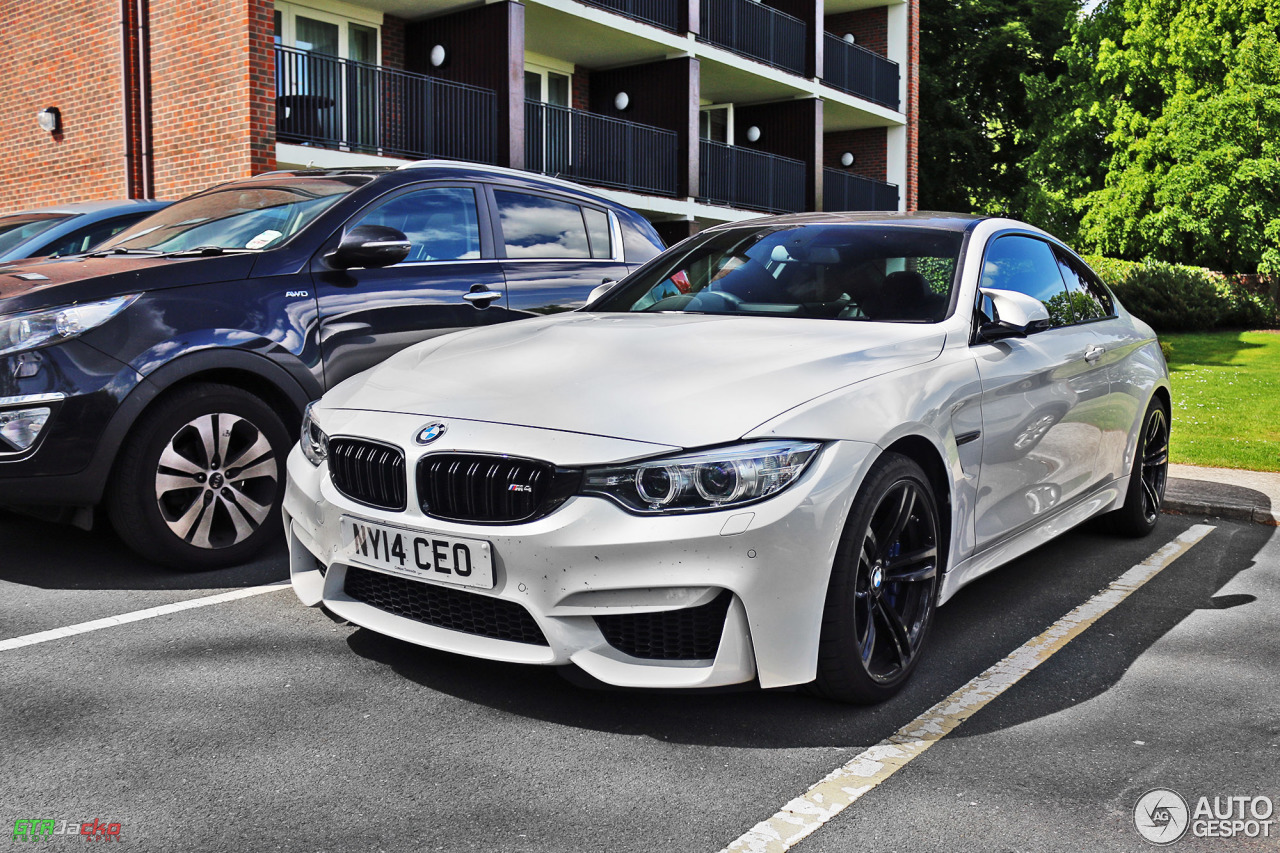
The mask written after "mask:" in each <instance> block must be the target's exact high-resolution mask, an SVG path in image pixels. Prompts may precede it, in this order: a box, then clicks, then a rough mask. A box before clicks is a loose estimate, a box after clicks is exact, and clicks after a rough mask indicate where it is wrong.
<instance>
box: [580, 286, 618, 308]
mask: <svg viewBox="0 0 1280 853" xmlns="http://www.w3.org/2000/svg"><path fill="white" fill-rule="evenodd" d="M615 284H617V282H616V281H606V282H605V283H604V284H600V285H597V286H596V287H595V288H594V289H593V290H592V291H591V293H590V294H588V295H587V305H590V304H591V303H592V302H595V301H596V300H597V299H599V298H600V297H601V296H604V295H605V294H606V293H608V292H609V290H610V289H611V288H612V287H613V286H614V285H615Z"/></svg>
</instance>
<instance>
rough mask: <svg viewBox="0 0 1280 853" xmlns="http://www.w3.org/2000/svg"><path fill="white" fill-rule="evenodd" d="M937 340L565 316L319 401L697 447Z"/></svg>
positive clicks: (802, 323) (913, 329) (694, 319)
mask: <svg viewBox="0 0 1280 853" xmlns="http://www.w3.org/2000/svg"><path fill="white" fill-rule="evenodd" d="M945 339H946V335H945V333H944V332H943V331H942V330H941V329H940V328H939V327H938V326H935V325H915V324H888V323H867V322H857V321H837V320H801V319H793V318H777V317H736V316H713V315H697V314H606V313H599V314H587V313H573V314H559V315H556V316H554V317H547V318H540V319H535V320H522V321H519V322H515V323H504V324H501V325H497V326H489V327H486V328H484V329H478V330H475V331H470V332H462V333H459V334H455V335H448V336H445V337H441V338H437V339H435V340H433V341H428V342H425V343H423V344H419V345H417V346H414V347H410V348H409V349H406V350H404V351H403V352H401V353H399V354H397V355H395V356H393V357H391V358H390V359H388V360H387V361H385V362H383V363H382V364H381V365H379V366H378V367H375V368H372V369H371V370H369V371H367V372H365V373H362V374H360V375H358V376H354V377H352V378H351V379H349V380H347V381H346V382H343V383H342V384H340V385H338V386H336V387H335V388H334V389H333V390H332V391H330V392H329V393H328V394H326V395H325V398H324V406H325V407H326V408H335V409H361V410H370V411H386V412H398V413H404V414H414V415H422V416H424V417H439V418H461V419H466V420H478V421H489V422H496V423H506V424H516V425H520V426H529V427H539V428H544V429H554V430H562V431H568V432H579V433H589V434H592V435H600V436H609V437H613V438H623V439H631V440H635V441H643V442H651V443H656V444H666V445H671V446H675V447H700V446H704V445H710V444H717V443H721V442H726V441H733V440H736V439H738V438H740V437H742V436H743V435H745V434H747V433H749V432H750V431H751V430H752V429H753V428H754V427H756V426H759V425H760V424H762V423H764V422H765V421H767V420H770V419H772V418H774V417H776V416H777V415H779V414H781V413H782V412H785V411H787V410H788V409H791V408H793V407H795V406H798V405H800V404H802V403H804V402H807V401H809V400H811V399H813V398H815V397H818V396H821V395H822V394H826V393H828V392H830V391H833V390H835V389H837V388H841V387H844V386H846V385H851V384H853V383H855V382H861V381H863V380H866V379H870V378H872V377H874V376H879V375H881V374H884V373H888V372H890V371H893V370H898V369H901V368H905V367H909V366H912V365H916V364H920V363H922V362H926V361H929V360H931V359H934V358H936V357H937V356H938V354H939V353H940V352H941V351H942V345H943V343H944V341H945Z"/></svg>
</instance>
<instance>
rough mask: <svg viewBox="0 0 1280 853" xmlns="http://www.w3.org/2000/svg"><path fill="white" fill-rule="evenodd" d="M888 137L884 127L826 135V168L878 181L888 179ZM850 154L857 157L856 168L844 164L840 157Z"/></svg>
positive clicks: (840, 131)
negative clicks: (841, 162)
mask: <svg viewBox="0 0 1280 853" xmlns="http://www.w3.org/2000/svg"><path fill="white" fill-rule="evenodd" d="M888 144H889V142H888V136H887V134H886V132H885V129H884V128H883V127H868V128H864V129H861V130H837V131H832V132H831V133H824V134H823V135H822V165H823V166H825V167H826V168H828V169H839V170H841V171H842V172H843V171H848V172H852V173H853V174H855V175H862V176H863V177H864V178H872V179H874V180H877V181H884V180H888V178H887V177H886V176H887V174H888V171H887V170H888V165H887V163H886V162H885V152H886V151H887V150H888ZM846 151H848V152H849V153H851V154H852V155H853V165H852V166H850V167H848V168H846V167H844V166H842V165H840V155H841V154H843V153H844V152H846Z"/></svg>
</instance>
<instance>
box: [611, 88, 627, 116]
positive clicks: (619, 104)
mask: <svg viewBox="0 0 1280 853" xmlns="http://www.w3.org/2000/svg"><path fill="white" fill-rule="evenodd" d="M629 106H631V96H630V95H628V94H627V93H626V92H619V93H618V94H616V95H614V96H613V108H614V109H615V110H618V111H622V110H625V109H626V108H627V107H629Z"/></svg>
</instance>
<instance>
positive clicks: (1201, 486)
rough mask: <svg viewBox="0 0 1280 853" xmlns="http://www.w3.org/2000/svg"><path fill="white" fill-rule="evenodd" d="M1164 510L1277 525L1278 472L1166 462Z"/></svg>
mask: <svg viewBox="0 0 1280 853" xmlns="http://www.w3.org/2000/svg"><path fill="white" fill-rule="evenodd" d="M1164 509H1165V510H1166V511H1168V512H1176V513H1182V514H1184V515H1208V516H1214V517H1217V518H1231V519H1236V520H1239V521H1250V522H1254V523H1256V524H1267V525H1271V526H1272V527H1276V526H1280V474H1272V473H1267V472H1262V471H1234V470H1231V469H1227V468H1196V467H1193V466H1190V465H1170V466H1169V481H1168V485H1167V486H1166V488H1165V499H1164Z"/></svg>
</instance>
